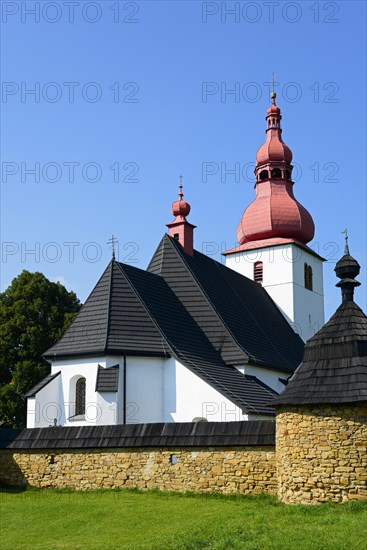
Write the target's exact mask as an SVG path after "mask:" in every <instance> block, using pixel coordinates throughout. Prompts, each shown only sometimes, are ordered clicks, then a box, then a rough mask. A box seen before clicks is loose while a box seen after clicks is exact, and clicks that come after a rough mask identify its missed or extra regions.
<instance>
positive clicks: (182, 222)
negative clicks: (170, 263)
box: [167, 176, 195, 256]
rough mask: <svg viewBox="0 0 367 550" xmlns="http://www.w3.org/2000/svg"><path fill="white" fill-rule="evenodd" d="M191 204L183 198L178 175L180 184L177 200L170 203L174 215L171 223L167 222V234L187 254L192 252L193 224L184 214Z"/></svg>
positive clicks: (187, 213) (186, 214)
mask: <svg viewBox="0 0 367 550" xmlns="http://www.w3.org/2000/svg"><path fill="white" fill-rule="evenodd" d="M190 210H191V206H190V204H189V203H188V202H186V201H184V200H183V192H182V176H180V186H179V192H178V201H175V202H174V203H173V204H172V208H171V212H172V214H173V215H174V216H175V219H174V220H173V222H172V223H168V224H167V227H168V234H169V236H170V237H172V238H174V239H175V240H176V241H178V242H179V243H180V245H181V246H182V248H183V249H184V251H185V252H186V253H187V254H190V256H192V255H193V254H194V229H195V225H192V223H190V222H188V221H187V219H186V216H188V215H189V213H190Z"/></svg>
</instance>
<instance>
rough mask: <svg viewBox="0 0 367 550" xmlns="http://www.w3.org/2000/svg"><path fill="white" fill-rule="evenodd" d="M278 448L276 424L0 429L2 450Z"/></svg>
mask: <svg viewBox="0 0 367 550" xmlns="http://www.w3.org/2000/svg"><path fill="white" fill-rule="evenodd" d="M205 445H207V446H228V445H231V446H235V447H239V446H265V445H266V446H274V445H275V422H274V421H272V420H258V421H249V422H196V423H192V422H187V423H180V422H178V423H158V424H127V425H116V426H81V427H76V426H72V427H67V428H61V427H52V428H28V429H25V430H22V431H21V430H4V429H0V448H1V449H19V450H22V449H24V450H26V449H27V450H30V449H34V450H36V449H48V450H50V449H55V450H56V449H90V448H106V447H109V448H121V447H126V448H130V447H195V446H205Z"/></svg>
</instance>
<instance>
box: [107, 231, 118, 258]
mask: <svg viewBox="0 0 367 550" xmlns="http://www.w3.org/2000/svg"><path fill="white" fill-rule="evenodd" d="M117 243H118V239H117V237H115V235H112V237H111V238H110V239H109V240H108V241H107V244H108V245H110V249H111V250H112V258H113V259H115V245H116V244H117Z"/></svg>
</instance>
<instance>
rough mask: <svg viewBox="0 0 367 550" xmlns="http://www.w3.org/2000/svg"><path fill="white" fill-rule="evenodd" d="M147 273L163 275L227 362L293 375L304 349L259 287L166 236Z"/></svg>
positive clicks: (265, 293)
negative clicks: (185, 248)
mask: <svg viewBox="0 0 367 550" xmlns="http://www.w3.org/2000/svg"><path fill="white" fill-rule="evenodd" d="M148 271H150V272H152V273H156V274H158V275H161V276H162V277H163V278H164V279H165V281H166V282H167V283H168V285H169V286H170V287H171V288H172V290H173V292H174V293H175V294H176V296H177V297H178V298H179V300H180V301H181V302H182V303H183V305H184V306H185V308H186V309H187V310H188V312H189V313H190V315H192V317H193V318H194V319H195V321H196V322H197V324H198V325H199V326H200V327H201V328H202V330H203V331H204V332H205V334H206V335H207V336H208V338H209V340H210V341H211V343H212V345H213V346H214V348H215V349H216V350H217V351H218V352H219V353H220V354H221V356H222V358H223V360H224V361H225V362H226V363H230V364H237V365H238V364H244V363H248V362H250V363H253V364H259V365H261V366H263V367H265V368H266V367H268V368H272V369H278V370H280V371H283V372H287V373H293V372H294V370H295V369H296V367H297V366H298V365H299V364H300V362H301V360H302V353H303V349H304V343H303V341H302V340H301V338H300V337H299V336H298V335H297V334H296V333H295V332H294V331H293V330H292V328H291V327H290V325H289V323H288V322H287V321H286V319H285V318H284V316H283V315H282V313H281V312H280V311H279V309H278V308H277V306H276V305H275V303H274V302H273V300H272V299H271V298H270V296H269V295H268V293H267V292H266V290H265V289H264V288H262V286H261V285H259V284H258V283H256V282H254V281H252V280H250V279H248V278H247V277H244V276H242V275H241V274H239V273H237V272H236V271H234V270H233V269H229V268H227V267H225V266H224V265H222V264H220V263H219V262H217V261H215V260H213V259H212V258H209V257H208V256H205V255H204V254H201V253H200V252H197V251H196V250H195V251H194V255H193V256H190V255H188V254H186V253H185V252H184V251H183V249H182V247H181V246H180V244H179V243H177V242H176V241H175V240H174V239H172V238H171V237H169V236H168V235H164V237H163V239H162V240H161V243H160V244H159V246H158V248H157V250H156V252H155V254H154V256H153V258H152V260H151V262H150V264H149V266H148Z"/></svg>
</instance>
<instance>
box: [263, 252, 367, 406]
mask: <svg viewBox="0 0 367 550" xmlns="http://www.w3.org/2000/svg"><path fill="white" fill-rule="evenodd" d="M359 270H360V266H359V264H358V262H357V261H356V260H355V259H354V258H352V256H350V254H349V249H348V247H347V245H346V250H345V254H344V256H343V257H342V258H341V259H340V260H339V262H338V263H337V264H336V266H335V272H336V274H337V276H338V277H339V278H341V281H339V282H338V283H337V285H336V286H338V287H341V290H342V299H343V301H342V304H341V305H340V306H339V307H338V309H337V310H336V312H335V313H334V315H333V316H332V317H331V319H330V321H329V322H328V323H326V325H324V326H323V328H322V329H321V330H320V331H319V332H318V333H317V334H315V336H313V337H312V338H310V340H308V342H307V343H306V346H305V350H304V355H303V361H302V363H301V365H300V366H299V367H298V369H297V370H296V372H295V373H294V375H293V376H292V378H291V379H290V381H289V384H288V386H287V387H286V389H285V390H284V391H283V393H282V394H281V395H280V396H279V397H277V398H276V399H275V400H274V401H273V404H276V405H283V404H289V405H291V404H292V405H302V404H304V405H305V404H326V403H356V402H362V401H365V402H367V317H366V315H365V314H364V313H363V311H362V310H361V309H360V308H359V307H358V306H357V304H356V303H355V302H354V301H353V292H354V288H355V287H356V286H358V285H359V284H360V283H359V282H358V281H356V280H355V279H354V277H356V276H357V275H358V274H359Z"/></svg>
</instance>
